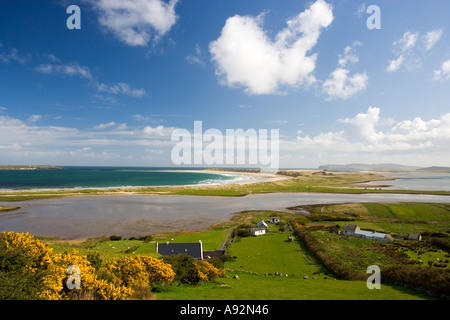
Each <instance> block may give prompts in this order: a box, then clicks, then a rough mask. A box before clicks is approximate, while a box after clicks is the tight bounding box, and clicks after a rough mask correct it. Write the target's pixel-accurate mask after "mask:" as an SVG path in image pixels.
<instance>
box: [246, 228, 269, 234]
mask: <svg viewBox="0 0 450 320" xmlns="http://www.w3.org/2000/svg"><path fill="white" fill-rule="evenodd" d="M249 231H250V233H251V235H252V236H261V235H263V234H266V229H264V228H252V229H250V230H249Z"/></svg>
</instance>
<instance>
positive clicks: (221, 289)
mask: <svg viewBox="0 0 450 320" xmlns="http://www.w3.org/2000/svg"><path fill="white" fill-rule="evenodd" d="M236 274H237V275H238V276H239V279H234V278H233V276H234V275H236ZM156 298H157V299H158V300H246V301H250V300H267V301H272V300H423V299H427V297H425V296H421V295H418V294H416V293H413V292H411V291H409V290H406V289H403V288H401V287H395V286H388V285H383V284H382V286H381V289H380V290H369V289H368V288H367V286H366V283H365V282H364V281H343V280H334V279H319V278H317V279H312V278H309V279H303V278H300V277H282V276H281V277H280V276H262V275H254V274H248V273H235V272H228V273H227V275H226V278H220V279H218V280H217V281H216V282H212V283H203V284H200V285H197V286H188V285H181V286H169V287H167V290H166V291H165V292H161V293H157V294H156Z"/></svg>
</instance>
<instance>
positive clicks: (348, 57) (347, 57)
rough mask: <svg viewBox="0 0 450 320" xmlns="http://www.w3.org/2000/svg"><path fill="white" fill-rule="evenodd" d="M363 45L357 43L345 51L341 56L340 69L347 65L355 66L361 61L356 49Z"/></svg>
mask: <svg viewBox="0 0 450 320" xmlns="http://www.w3.org/2000/svg"><path fill="white" fill-rule="evenodd" d="M360 45H361V42H359V41H356V42H354V43H353V45H352V46H347V47H345V49H344V54H343V55H339V61H338V65H339V66H340V67H345V66H346V65H347V64H355V63H357V62H358V61H359V57H358V55H357V54H356V53H355V52H354V51H355V50H354V49H355V47H358V46H360Z"/></svg>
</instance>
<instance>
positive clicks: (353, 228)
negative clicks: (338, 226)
mask: <svg viewBox="0 0 450 320" xmlns="http://www.w3.org/2000/svg"><path fill="white" fill-rule="evenodd" d="M357 229H358V226H357V225H356V224H346V225H345V226H344V230H346V231H352V232H355V231H356V230H357Z"/></svg>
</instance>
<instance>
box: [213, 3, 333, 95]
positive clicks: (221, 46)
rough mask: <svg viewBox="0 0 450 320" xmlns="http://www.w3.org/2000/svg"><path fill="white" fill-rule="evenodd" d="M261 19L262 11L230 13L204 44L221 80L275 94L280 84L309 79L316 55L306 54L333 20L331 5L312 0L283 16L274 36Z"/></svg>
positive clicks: (312, 79)
mask: <svg viewBox="0 0 450 320" xmlns="http://www.w3.org/2000/svg"><path fill="white" fill-rule="evenodd" d="M263 20H264V14H261V15H259V16H257V17H253V16H240V15H235V16H233V17H230V18H228V19H227V21H226V23H225V26H224V27H223V29H222V32H221V35H220V37H219V38H218V39H217V40H215V41H213V42H211V43H210V46H209V50H210V53H211V55H212V60H213V61H214V62H215V65H216V75H217V76H218V77H219V79H220V82H221V84H223V85H226V86H229V87H243V88H245V92H246V93H248V94H279V93H280V88H281V87H283V86H288V87H297V86H301V85H308V84H311V83H313V82H315V77H314V75H313V71H314V69H315V65H316V59H317V54H309V53H310V51H311V50H312V49H313V48H314V46H315V45H316V44H317V41H318V39H319V36H320V34H321V31H322V30H323V29H324V28H326V27H328V26H329V25H330V24H331V22H332V21H333V12H332V7H331V5H329V4H328V3H326V2H325V1H323V0H317V1H316V2H314V3H313V4H311V6H310V7H309V8H308V9H306V10H305V11H303V12H302V13H300V14H298V15H297V16H295V17H293V18H292V19H290V20H288V21H287V27H286V28H284V29H282V30H281V31H280V32H278V33H277V34H276V35H275V38H274V39H272V38H271V37H270V36H269V32H268V31H267V30H265V29H264V25H263V22H264V21H263ZM308 54H309V55H308Z"/></svg>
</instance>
